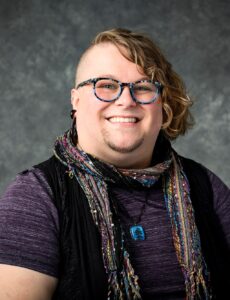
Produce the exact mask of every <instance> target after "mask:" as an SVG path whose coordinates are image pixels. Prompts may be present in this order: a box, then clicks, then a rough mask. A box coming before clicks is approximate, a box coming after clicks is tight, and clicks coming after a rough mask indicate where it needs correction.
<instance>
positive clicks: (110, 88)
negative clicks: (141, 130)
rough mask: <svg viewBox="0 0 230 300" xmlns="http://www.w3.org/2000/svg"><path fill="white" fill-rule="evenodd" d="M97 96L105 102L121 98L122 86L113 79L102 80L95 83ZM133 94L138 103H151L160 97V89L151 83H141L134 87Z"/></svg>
mask: <svg viewBox="0 0 230 300" xmlns="http://www.w3.org/2000/svg"><path fill="white" fill-rule="evenodd" d="M95 93H96V96H97V97H99V98H100V99H102V100H105V101H112V100H114V99H116V98H117V97H119V95H120V93H121V86H120V84H119V83H118V82H116V81H114V80H111V79H100V80H98V81H97V82H96V83H95ZM131 93H132V95H133V97H134V98H135V100H136V101H140V102H145V103H147V102H151V101H152V100H153V99H154V98H156V97H157V95H158V89H157V87H156V86H155V84H154V83H152V82H151V81H147V80H146V81H141V82H138V83H135V84H134V85H133V86H132V89H131Z"/></svg>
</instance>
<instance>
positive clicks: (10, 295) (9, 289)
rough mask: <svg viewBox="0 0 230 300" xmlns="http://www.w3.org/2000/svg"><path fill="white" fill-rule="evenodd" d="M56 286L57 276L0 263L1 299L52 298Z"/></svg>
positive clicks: (32, 299) (27, 299)
mask: <svg viewBox="0 0 230 300" xmlns="http://www.w3.org/2000/svg"><path fill="white" fill-rule="evenodd" d="M56 286H57V278H55V277H52V276H49V275H46V274H42V273H39V272H36V271H33V270H30V269H26V268H22V267H17V266H10V265H3V264H0V299H1V300H51V299H52V295H53V293H54V291H55V288H56Z"/></svg>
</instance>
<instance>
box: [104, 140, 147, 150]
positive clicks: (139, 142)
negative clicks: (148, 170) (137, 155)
mask: <svg viewBox="0 0 230 300" xmlns="http://www.w3.org/2000/svg"><path fill="white" fill-rule="evenodd" d="M142 144H143V139H140V140H137V141H136V142H135V143H133V142H132V143H130V144H128V143H127V142H126V143H114V142H108V141H107V145H108V146H109V148H110V149H112V150H113V151H115V152H117V153H132V152H134V151H135V150H138V149H139V148H140V146H141V145H142Z"/></svg>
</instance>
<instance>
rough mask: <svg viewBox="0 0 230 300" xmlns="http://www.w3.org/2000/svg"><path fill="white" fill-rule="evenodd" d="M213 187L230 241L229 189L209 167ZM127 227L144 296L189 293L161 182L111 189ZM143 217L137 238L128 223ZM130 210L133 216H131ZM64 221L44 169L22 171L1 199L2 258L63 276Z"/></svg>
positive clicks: (176, 297)
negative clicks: (61, 240) (143, 235)
mask: <svg viewBox="0 0 230 300" xmlns="http://www.w3.org/2000/svg"><path fill="white" fill-rule="evenodd" d="M207 172H208V175H209V178H210V180H211V183H212V186H213V192H214V206H215V210H216V213H217V215H218V216H219V219H220V224H221V226H222V229H223V232H224V233H225V236H226V239H227V242H228V245H230V190H229V189H228V187H227V186H226V185H225V184H224V183H223V182H222V181H221V180H220V179H219V178H218V177H217V176H216V175H214V174H213V173H212V172H211V171H209V170H207ZM112 193H113V194H114V197H115V198H116V199H117V201H118V204H119V207H120V210H119V211H120V212H119V214H120V219H121V222H122V224H123V227H124V229H125V232H127V247H128V250H129V253H130V259H131V262H132V265H133V267H134V270H135V273H136V274H137V275H138V276H139V283H140V287H141V292H142V294H143V296H144V297H143V298H144V299H147V298H148V299H152V298H151V297H154V299H170V300H172V299H174V300H179V299H184V295H185V294H184V291H185V287H184V277H183V274H182V271H181V269H180V266H179V264H178V260H177V257H176V252H175V249H174V246H173V240H172V234H171V225H170V219H169V216H168V213H167V210H166V206H165V201H164V195H163V191H162V188H161V186H160V185H159V184H156V185H155V186H154V187H152V188H151V192H148V194H146V190H143V191H141V190H124V189H122V188H119V187H116V188H114V189H113V190H112ZM146 197H147V198H148V200H147V204H146V209H145V210H144V213H143V215H142V218H141V224H142V226H143V227H144V228H145V232H146V240H145V241H134V240H132V239H131V238H130V235H129V226H130V225H132V223H133V222H135V221H136V219H137V218H138V215H139V213H140V211H141V209H142V206H143V202H144V201H146ZM127 212H128V215H129V216H130V217H127ZM58 245H59V221H58V213H57V210H56V207H55V205H54V203H53V201H52V192H51V189H50V187H49V186H48V183H47V182H46V180H45V178H44V175H43V174H42V172H41V171H40V170H39V169H31V170H27V171H24V172H22V173H20V174H19V175H18V176H17V178H16V180H15V181H14V182H13V183H12V184H11V185H10V186H9V187H8V189H7V190H6V192H5V194H4V195H3V197H2V198H1V200H0V263H3V264H10V265H16V266H21V267H25V268H29V269H33V270H35V271H38V272H41V273H45V274H48V275H51V276H55V277H58V273H59V271H58V266H59V246H58Z"/></svg>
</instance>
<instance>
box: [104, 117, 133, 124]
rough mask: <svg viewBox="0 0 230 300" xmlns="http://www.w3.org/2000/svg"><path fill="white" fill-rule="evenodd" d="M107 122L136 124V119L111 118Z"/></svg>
mask: <svg viewBox="0 0 230 300" xmlns="http://www.w3.org/2000/svg"><path fill="white" fill-rule="evenodd" d="M109 121H110V122H111V123H136V122H137V119H136V118H122V117H113V118H110V119H109Z"/></svg>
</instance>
